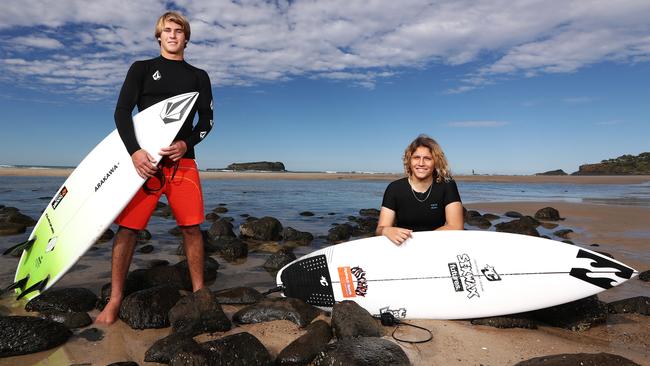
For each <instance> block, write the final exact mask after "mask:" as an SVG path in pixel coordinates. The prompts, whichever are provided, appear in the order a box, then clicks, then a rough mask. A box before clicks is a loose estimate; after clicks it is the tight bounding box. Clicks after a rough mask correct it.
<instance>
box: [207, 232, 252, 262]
mask: <svg viewBox="0 0 650 366" xmlns="http://www.w3.org/2000/svg"><path fill="white" fill-rule="evenodd" d="M214 245H215V246H216V247H217V251H218V252H219V254H221V256H222V257H223V259H225V260H227V261H229V262H232V261H234V260H237V259H239V258H246V256H248V244H246V243H245V242H243V241H241V240H239V239H238V238H228V237H223V238H221V239H219V240H217V241H216V242H214Z"/></svg>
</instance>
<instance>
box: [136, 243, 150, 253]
mask: <svg viewBox="0 0 650 366" xmlns="http://www.w3.org/2000/svg"><path fill="white" fill-rule="evenodd" d="M138 252H140V253H142V254H149V253H151V252H153V245H145V246H143V247H141V248H139V249H138Z"/></svg>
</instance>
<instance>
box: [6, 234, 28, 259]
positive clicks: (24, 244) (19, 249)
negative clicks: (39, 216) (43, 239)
mask: <svg viewBox="0 0 650 366" xmlns="http://www.w3.org/2000/svg"><path fill="white" fill-rule="evenodd" d="M35 242H36V237H33V238H32V239H29V240H26V241H24V242H22V243H19V244H16V245H14V246H13V247H11V248H9V249H7V250H5V251H4V252H3V253H2V255H8V254H11V255H12V256H18V255H19V254H21V252H22V251H23V250H29V249H30V248H31V247H32V246H33V245H34V243H35Z"/></svg>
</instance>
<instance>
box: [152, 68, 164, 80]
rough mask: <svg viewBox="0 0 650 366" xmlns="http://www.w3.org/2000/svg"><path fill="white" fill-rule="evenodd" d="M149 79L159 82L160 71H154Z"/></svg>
mask: <svg viewBox="0 0 650 366" xmlns="http://www.w3.org/2000/svg"><path fill="white" fill-rule="evenodd" d="M151 77H152V78H153V79H154V80H156V81H158V80H160V78H161V77H162V76H161V75H160V71H158V70H156V72H154V73H153V75H151Z"/></svg>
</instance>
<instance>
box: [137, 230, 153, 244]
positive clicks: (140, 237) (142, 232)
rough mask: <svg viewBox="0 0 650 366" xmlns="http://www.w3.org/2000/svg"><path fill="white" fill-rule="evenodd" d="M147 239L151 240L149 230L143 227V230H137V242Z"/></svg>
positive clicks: (144, 241) (143, 241) (146, 240)
mask: <svg viewBox="0 0 650 366" xmlns="http://www.w3.org/2000/svg"><path fill="white" fill-rule="evenodd" d="M149 240H151V233H150V232H149V230H147V229H144V230H140V231H138V236H137V239H136V241H137V242H138V243H139V244H142V243H146V242H148V241H149Z"/></svg>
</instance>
